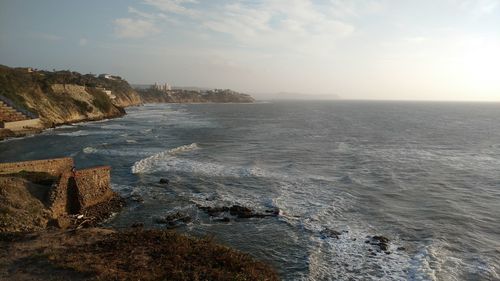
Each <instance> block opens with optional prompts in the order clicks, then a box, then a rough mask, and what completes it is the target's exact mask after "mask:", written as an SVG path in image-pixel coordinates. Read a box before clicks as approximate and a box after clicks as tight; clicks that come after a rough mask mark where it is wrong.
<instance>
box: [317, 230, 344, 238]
mask: <svg viewBox="0 0 500 281" xmlns="http://www.w3.org/2000/svg"><path fill="white" fill-rule="evenodd" d="M319 234H321V236H322V237H323V238H337V239H339V235H341V234H342V233H340V232H338V231H336V230H333V229H329V228H325V229H323V230H322V231H321V232H320V233H319Z"/></svg>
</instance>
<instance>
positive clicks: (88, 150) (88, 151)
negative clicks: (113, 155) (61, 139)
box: [83, 146, 98, 154]
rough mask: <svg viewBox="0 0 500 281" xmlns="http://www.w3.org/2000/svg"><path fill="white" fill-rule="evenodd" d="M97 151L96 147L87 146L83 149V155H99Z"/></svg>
mask: <svg viewBox="0 0 500 281" xmlns="http://www.w3.org/2000/svg"><path fill="white" fill-rule="evenodd" d="M97 151H98V150H97V149H96V148H95V147H91V146H87V147H85V148H84V149H83V153H85V154H93V153H97Z"/></svg>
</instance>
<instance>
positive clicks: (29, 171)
mask: <svg viewBox="0 0 500 281" xmlns="http://www.w3.org/2000/svg"><path fill="white" fill-rule="evenodd" d="M109 171H110V168H109V167H106V166H104V167H94V168H90V169H84V170H76V169H75V168H74V163H73V160H72V159H71V158H59V159H48V160H37V161H26V162H17V163H0V280H279V277H278V275H277V273H276V272H275V271H274V270H273V269H272V268H271V267H270V266H269V265H266V264H264V263H262V262H259V261H256V260H255V259H253V258H252V257H251V256H249V255H247V254H244V253H241V252H238V251H236V250H234V249H231V248H229V247H225V246H222V245H219V244H217V243H215V242H214V241H212V240H211V239H203V238H201V239H200V238H194V237H188V236H185V235H181V234H178V233H176V232H175V231H173V230H146V229H143V228H142V227H141V226H140V224H138V225H136V226H135V227H131V228H129V229H120V230H116V229H107V228H102V227H99V226H100V225H101V223H102V222H103V221H105V220H106V219H108V218H109V217H110V216H111V215H112V214H113V213H116V212H118V211H120V209H121V208H122V207H123V205H124V203H125V201H124V200H123V199H122V198H120V197H119V196H118V195H117V194H116V193H114V192H113V191H112V190H111V188H110V174H109Z"/></svg>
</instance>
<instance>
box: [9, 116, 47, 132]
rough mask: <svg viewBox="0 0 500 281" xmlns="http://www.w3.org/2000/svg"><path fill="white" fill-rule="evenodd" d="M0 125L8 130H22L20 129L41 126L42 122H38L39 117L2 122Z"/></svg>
mask: <svg viewBox="0 0 500 281" xmlns="http://www.w3.org/2000/svg"><path fill="white" fill-rule="evenodd" d="M0 126H2V127H3V128H5V129H9V130H22V129H29V128H42V127H43V125H42V122H40V119H39V118H37V119H28V120H21V121H14V122H3V124H0Z"/></svg>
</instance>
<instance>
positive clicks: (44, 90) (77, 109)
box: [0, 66, 141, 126]
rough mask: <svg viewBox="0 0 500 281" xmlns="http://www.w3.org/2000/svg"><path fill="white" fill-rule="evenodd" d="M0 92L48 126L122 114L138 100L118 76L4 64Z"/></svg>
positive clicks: (0, 74) (139, 101)
mask: <svg viewBox="0 0 500 281" xmlns="http://www.w3.org/2000/svg"><path fill="white" fill-rule="evenodd" d="M0 95H2V96H3V97H5V98H7V99H9V100H10V101H11V102H12V103H14V104H15V105H16V107H18V108H21V109H25V110H28V111H31V112H34V113H37V114H38V115H40V118H41V119H42V121H43V122H44V123H45V124H46V125H48V126H50V125H58V124H63V123H71V122H78V121H85V120H98V119H103V118H112V117H118V116H122V115H123V114H125V111H124V110H123V108H122V107H125V106H130V105H137V104H140V103H141V99H140V97H139V95H138V94H137V93H136V92H135V91H134V90H133V89H132V88H131V87H130V85H129V84H128V83H127V82H126V81H125V80H122V79H121V78H119V77H112V78H105V77H102V76H99V77H96V76H94V75H90V74H87V75H82V74H79V73H76V72H70V71H57V72H49V71H34V72H30V71H28V70H27V69H19V68H9V67H6V66H0Z"/></svg>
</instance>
